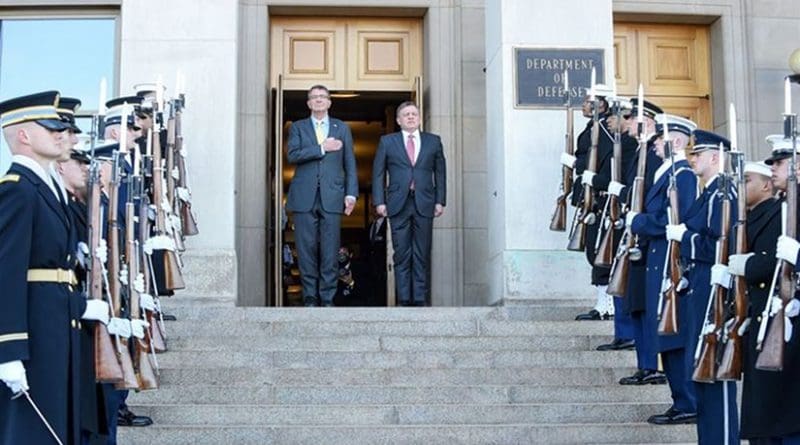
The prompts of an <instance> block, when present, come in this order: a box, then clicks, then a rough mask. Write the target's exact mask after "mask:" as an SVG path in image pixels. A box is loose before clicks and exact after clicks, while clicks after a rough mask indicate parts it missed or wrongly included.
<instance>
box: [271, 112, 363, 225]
mask: <svg viewBox="0 0 800 445" xmlns="http://www.w3.org/2000/svg"><path fill="white" fill-rule="evenodd" d="M328 119H329V124H328V137H332V138H335V139H338V140H340V141H342V149H341V150H339V151H332V152H328V153H325V154H323V152H322V148H320V144H318V143H317V134H316V132H315V131H314V123H313V121H312V120H311V118H310V117H308V118H305V119H302V120H299V121H297V122H294V123H292V126H291V127H290V128H289V141H288V146H289V152H288V156H287V160H288V161H289V163H290V164H294V165H295V167H296V169H295V171H294V177H293V178H292V183H291V185H290V186H289V197H288V198H287V202H286V209H287V210H289V211H294V212H308V211H310V210H311V208H312V207H313V206H314V199H315V198H316V195H317V190H319V194H320V200H321V201H322V209H323V210H325V211H326V212H329V213H343V212H344V197H345V196H356V197H357V196H358V177H357V176H356V157H355V154H354V153H353V136H352V134H351V133H350V127H348V126H347V124H345V123H344V122H342V121H340V120H339V119H334V118H332V117H328Z"/></svg>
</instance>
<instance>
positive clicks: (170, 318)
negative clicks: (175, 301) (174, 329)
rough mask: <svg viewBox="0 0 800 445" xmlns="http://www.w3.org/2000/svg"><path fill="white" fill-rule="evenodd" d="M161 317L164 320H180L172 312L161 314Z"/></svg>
mask: <svg viewBox="0 0 800 445" xmlns="http://www.w3.org/2000/svg"><path fill="white" fill-rule="evenodd" d="M161 319H162V320H164V321H176V320H178V318H177V317H175V316H174V315H172V314H161Z"/></svg>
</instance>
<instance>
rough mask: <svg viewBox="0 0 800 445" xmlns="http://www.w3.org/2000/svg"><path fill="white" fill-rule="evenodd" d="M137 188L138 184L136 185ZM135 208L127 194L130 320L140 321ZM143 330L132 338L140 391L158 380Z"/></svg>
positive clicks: (130, 196)
mask: <svg viewBox="0 0 800 445" xmlns="http://www.w3.org/2000/svg"><path fill="white" fill-rule="evenodd" d="M139 179H140V178H138V177H135V178H134V177H131V178H129V181H138V180H139ZM137 186H138V184H137ZM129 190H132V189H129ZM134 209H135V207H134V205H133V193H129V194H128V202H127V203H126V204H125V260H126V262H127V265H128V298H129V301H130V315H131V320H139V319H141V318H142V317H141V307H140V305H139V298H140V296H139V290H138V289H136V285H135V284H136V279H137V278H138V276H139V258H138V252H137V250H138V249H137V248H136V238H135V236H134V224H135V222H134V217H135V210H134ZM147 331H148V330H147V329H145V338H143V339H140V338H137V337H135V336H134V337H132V341H133V345H134V357H133V369H134V372H135V373H136V381H137V387H138V389H140V390H148V389H156V388H158V380H157V379H156V377H155V372H154V371H153V369H154V368H155V366H154V365H153V363H152V362H151V358H150V356H149V355H148V351H149V350H150V347H149V341H148V340H149V337H148V336H147Z"/></svg>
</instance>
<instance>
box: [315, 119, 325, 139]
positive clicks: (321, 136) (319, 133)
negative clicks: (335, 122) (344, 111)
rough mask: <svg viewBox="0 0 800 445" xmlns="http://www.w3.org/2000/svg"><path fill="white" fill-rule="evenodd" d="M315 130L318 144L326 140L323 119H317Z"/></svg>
mask: <svg viewBox="0 0 800 445" xmlns="http://www.w3.org/2000/svg"><path fill="white" fill-rule="evenodd" d="M315 130H316V132H317V144H321V143H322V141H324V140H325V135H324V134H322V121H317V128H316V129H315Z"/></svg>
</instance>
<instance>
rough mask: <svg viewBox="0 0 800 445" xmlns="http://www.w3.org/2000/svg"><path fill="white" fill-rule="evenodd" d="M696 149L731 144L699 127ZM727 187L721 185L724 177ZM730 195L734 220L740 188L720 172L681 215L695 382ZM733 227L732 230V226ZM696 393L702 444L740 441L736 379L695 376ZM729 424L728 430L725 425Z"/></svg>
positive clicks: (689, 369) (683, 319)
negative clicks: (709, 379)
mask: <svg viewBox="0 0 800 445" xmlns="http://www.w3.org/2000/svg"><path fill="white" fill-rule="evenodd" d="M693 136H694V140H695V144H694V147H693V150H692V153H699V152H701V151H704V150H719V144H720V142H722V144H723V145H724V147H725V150H729V149H730V142H729V141H728V140H727V139H725V138H723V137H721V136H718V135H716V134H714V133H711V132H708V131H704V130H695V132H694V134H693ZM723 182H725V183H727V186H728V189H727V190H724V189H722V188H721V187H722V183H723ZM725 199H727V200H730V201H732V204H731V222H733V221H736V189H735V187H734V184H733V181H730V180H723V178H722V177H721V176H716V177H714V179H712V180H711V181H710V183H708V184H706V186H705V189H704V190H703V192H702V193H701V195H700V196H699V197H698V198H697V201H695V202H694V204H692V206H691V208H690V209H689V210H688V211H687V212H686V216H685V217H684V216H683V215H682V216H681V221H682V222H683V223H684V224H685V225H686V229H687V230H686V231H685V232H684V233H683V236H682V239H681V258H682V259H683V261H685V263H686V264H687V265H688V266H687V269H688V275H687V277H688V279H689V287H690V289H689V292H688V294H687V295H686V296H685V297H682V299H684V300H686V302H688V307H687V310H686V311H685V312H684V313H681V314H680V315H679V318H678V320H679V323H680V325H679V326H680V328H679V329H681V330H682V331H683V332H685V334H686V335H687V336H688V337H686V343H685V352H686V365H687V366H686V374H687V377H688V379H689V381H690V383H691V378H692V374H693V372H694V358H695V352H696V348H697V344H698V341H699V337H700V333H701V331H702V329H703V324H704V321H705V316H706V310H707V308H708V302H709V298H710V297H711V290H712V286H711V267H712V266H713V265H714V264H715V262H716V245H717V239H719V237H720V235H721V230H722V210H721V209H722V202H723V200H725ZM730 233H732V231H731V232H730ZM694 389H695V395H696V397H697V436H698V441H699V443H700V444H701V445H704V444H709V445H712V444H713V445H718V444H722V443H725V436H726V434H727V436H728V440H729V442H727V443H738V441H739V420H738V413H737V409H736V385H735V384H734V383H732V382H714V383H697V382H694ZM726 420H727V424H728V431H727V432H726V431H725V428H724V427H723V425H724V424H725V423H726V422H725V421H726Z"/></svg>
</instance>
